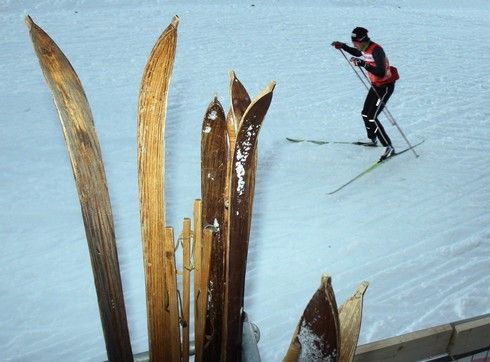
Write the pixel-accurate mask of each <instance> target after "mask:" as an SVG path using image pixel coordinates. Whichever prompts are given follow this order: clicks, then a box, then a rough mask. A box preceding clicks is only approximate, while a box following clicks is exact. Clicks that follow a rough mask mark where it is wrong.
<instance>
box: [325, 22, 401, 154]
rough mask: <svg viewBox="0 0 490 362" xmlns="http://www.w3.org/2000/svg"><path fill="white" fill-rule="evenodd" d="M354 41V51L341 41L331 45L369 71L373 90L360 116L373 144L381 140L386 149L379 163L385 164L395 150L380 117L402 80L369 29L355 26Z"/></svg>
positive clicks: (369, 93)
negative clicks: (396, 85)
mask: <svg viewBox="0 0 490 362" xmlns="http://www.w3.org/2000/svg"><path fill="white" fill-rule="evenodd" d="M351 40H352V44H353V45H354V48H352V47H350V46H348V45H347V44H345V43H342V42H339V41H334V42H333V43H332V46H333V47H335V49H342V50H344V51H346V52H347V53H349V54H351V55H353V57H352V58H351V62H352V63H353V64H354V65H356V66H358V67H363V68H365V69H366V70H367V72H368V76H369V80H370V83H371V88H370V89H369V92H368V94H367V96H366V100H365V101H364V107H363V109H362V113H361V114H362V119H363V121H364V125H365V126H366V131H367V137H368V138H369V139H370V142H372V144H373V146H375V145H376V144H377V140H376V139H379V141H380V142H381V144H382V145H383V146H384V147H385V151H384V153H383V155H382V156H381V158H380V161H383V160H385V159H387V158H388V157H391V156H392V155H393V154H394V153H395V149H394V148H393V145H392V144H391V140H390V137H388V134H387V133H386V131H385V129H384V127H383V125H382V124H381V122H380V121H379V119H378V115H379V114H380V113H381V111H382V110H383V108H384V106H385V104H386V103H387V102H388V99H390V97H391V95H392V93H393V90H394V89H395V82H396V80H397V79H398V78H399V76H398V71H397V69H396V68H395V67H393V66H390V63H389V61H388V58H387V57H386V55H385V52H384V50H383V48H382V47H381V46H380V45H378V44H376V43H375V42H373V41H371V39H369V37H368V30H367V29H365V28H362V27H356V28H355V29H354V30H352V35H351Z"/></svg>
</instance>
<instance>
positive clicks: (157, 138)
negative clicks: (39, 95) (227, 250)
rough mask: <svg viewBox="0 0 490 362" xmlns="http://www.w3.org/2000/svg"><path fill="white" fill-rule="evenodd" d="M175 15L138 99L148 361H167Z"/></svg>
mask: <svg viewBox="0 0 490 362" xmlns="http://www.w3.org/2000/svg"><path fill="white" fill-rule="evenodd" d="M178 23H179V18H178V17H177V16H175V17H174V18H173V19H172V22H171V24H170V25H169V26H168V27H167V28H166V29H165V31H164V32H163V33H162V35H161V36H160V38H159V39H158V40H157V42H156V44H155V46H154V47H153V50H152V52H151V54H150V57H149V59H148V62H147V64H146V67H145V70H144V73H143V79H142V81H141V89H140V96H139V104H138V179H139V194H140V215H141V234H142V243H143V255H144V268H145V281H146V302H147V313H148V340H149V353H150V360H151V361H171V360H172V359H171V358H172V357H171V356H172V346H171V345H170V343H169V340H170V336H169V330H170V328H169V323H171V318H170V313H169V311H167V310H166V306H165V300H166V298H167V295H168V293H167V290H166V283H165V257H164V249H165V226H166V223H165V137H164V136H165V121H166V113H167V98H168V89H169V85H170V79H171V76H172V70H173V64H174V59H175V52H176V46H177V26H178Z"/></svg>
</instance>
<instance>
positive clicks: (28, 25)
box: [24, 15, 36, 30]
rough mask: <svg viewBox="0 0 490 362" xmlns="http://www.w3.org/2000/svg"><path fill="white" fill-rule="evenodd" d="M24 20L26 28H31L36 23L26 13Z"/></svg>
mask: <svg viewBox="0 0 490 362" xmlns="http://www.w3.org/2000/svg"><path fill="white" fill-rule="evenodd" d="M24 22H25V23H26V25H27V28H28V29H29V30H31V29H32V27H33V26H34V25H36V24H35V23H34V21H33V20H32V18H31V17H30V16H29V15H27V16H26V17H25V18H24Z"/></svg>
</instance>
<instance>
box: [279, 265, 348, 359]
mask: <svg viewBox="0 0 490 362" xmlns="http://www.w3.org/2000/svg"><path fill="white" fill-rule="evenodd" d="M339 347H340V333H339V317H338V311H337V303H336V301H335V294H334V292H333V289H332V281H331V278H330V276H328V275H326V274H324V275H322V279H321V285H320V288H318V290H317V291H316V292H315V294H314V295H313V297H312V298H311V299H310V301H309V303H308V305H307V306H306V308H305V310H304V312H303V316H302V317H301V319H300V321H299V324H298V326H297V328H296V331H295V334H294V335H293V341H292V343H291V346H290V348H289V351H288V354H287V355H286V358H285V360H286V361H294V360H295V359H296V360H299V361H338V354H339ZM298 348H299V349H300V351H299V352H298Z"/></svg>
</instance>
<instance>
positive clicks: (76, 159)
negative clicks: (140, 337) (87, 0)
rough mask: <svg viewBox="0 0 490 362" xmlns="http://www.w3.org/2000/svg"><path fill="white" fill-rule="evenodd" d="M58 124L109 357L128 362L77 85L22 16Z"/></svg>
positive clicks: (107, 218) (109, 236) (102, 201)
mask: <svg viewBox="0 0 490 362" xmlns="http://www.w3.org/2000/svg"><path fill="white" fill-rule="evenodd" d="M26 24H27V26H28V28H29V31H30V35H31V38H32V43H33V45H34V50H35V52H36V54H37V57H38V58H39V63H40V65H41V69H42V71H43V73H44V76H45V78H46V81H47V83H48V86H49V88H50V89H51V92H52V94H53V98H54V102H55V105H56V108H57V110H58V115H59V118H60V121H61V125H62V128H63V134H64V137H65V141H66V145H67V148H68V153H69V156H70V161H71V165H72V169H73V175H74V177H75V183H76V186H77V189H78V195H79V198H80V205H81V209H82V216H83V222H84V225H85V234H86V237H87V242H88V247H89V252H90V258H91V262H92V270H93V274H94V280H95V288H96V291H97V300H98V303H99V311H100V317H101V321H102V329H103V332H104V338H105V344H106V349H107V357H108V359H109V361H132V360H133V356H132V351H131V344H130V339H129V332H128V326H127V318H126V310H125V305H124V296H123V290H122V284H121V276H120V271H119V261H118V256H117V246H116V238H115V233H114V222H113V217H112V209H111V204H110V199H109V192H108V188H107V181H106V176H105V171H104V165H103V161H102V156H101V151H100V145H99V140H98V138H97V134H96V131H95V125H94V121H93V118H92V112H91V110H90V106H89V103H88V100H87V97H86V95H85V92H84V90H83V87H82V84H81V82H80V80H79V78H78V76H77V74H76V73H75V70H74V69H73V67H72V66H71V64H70V62H69V61H68V59H67V58H66V56H65V55H64V54H63V52H62V51H61V50H60V49H59V48H58V46H57V45H56V44H55V42H54V41H53V40H52V39H51V38H50V37H49V36H48V34H46V33H45V32H44V31H43V30H42V29H41V28H40V27H39V26H37V25H36V24H35V23H34V22H33V21H32V19H31V18H30V17H27V18H26Z"/></svg>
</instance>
